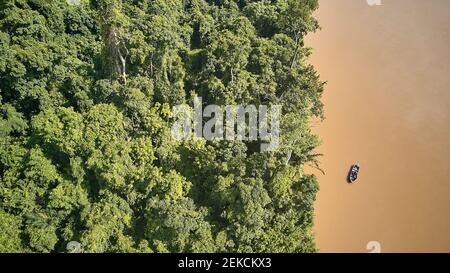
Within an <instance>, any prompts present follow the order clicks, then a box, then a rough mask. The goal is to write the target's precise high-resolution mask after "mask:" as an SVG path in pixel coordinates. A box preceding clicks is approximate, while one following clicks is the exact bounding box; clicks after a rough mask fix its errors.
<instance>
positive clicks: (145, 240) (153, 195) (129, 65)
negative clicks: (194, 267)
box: [0, 0, 323, 252]
mask: <svg viewBox="0 0 450 273" xmlns="http://www.w3.org/2000/svg"><path fill="white" fill-rule="evenodd" d="M317 7H318V2H317V0H214V1H213V0H122V1H121V0H91V1H88V0H79V1H67V0H51V1H49V0H0V56H1V58H0V174H1V177H0V230H1V232H0V252H66V251H67V250H66V246H67V243H68V242H70V241H77V242H79V243H80V245H81V250H82V251H83V252H313V251H315V250H316V247H315V244H314V236H313V234H312V231H311V228H312V224H313V215H314V211H313V202H314V200H315V195H316V193H317V191H318V184H317V182H316V178H315V177H314V176H313V175H309V174H307V173H305V171H304V166H305V165H306V164H312V165H317V156H318V155H317V154H316V153H315V152H314V149H315V148H316V147H317V146H318V144H319V140H318V138H317V137H316V136H315V135H314V134H312V133H311V131H310V120H311V118H313V117H319V118H321V117H322V116H323V114H322V104H321V101H320V99H321V95H322V91H323V82H321V81H320V79H319V77H318V74H317V73H316V71H315V70H314V68H313V67H312V66H311V65H309V64H308V63H307V62H306V59H307V58H308V56H309V54H310V49H309V48H307V47H305V45H304V37H305V35H306V34H307V33H308V32H311V31H315V30H316V29H317V28H318V23H317V21H316V20H315V19H314V18H313V16H312V12H313V11H314V10H315V9H317ZM195 96H201V97H202V98H203V104H218V105H225V104H245V105H247V104H253V105H262V104H265V105H274V104H279V105H282V118H281V130H282V131H281V132H282V133H281V142H280V146H279V147H278V149H277V150H276V151H271V152H259V151H258V150H257V149H256V148H255V147H257V146H256V145H255V143H254V142H245V141H206V140H203V139H200V138H195V139H191V140H185V141H176V140H174V139H173V138H172V137H171V133H170V124H171V122H172V119H173V113H172V106H174V105H178V104H181V103H186V104H192V99H193V98H194V97H195Z"/></svg>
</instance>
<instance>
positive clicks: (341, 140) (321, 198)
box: [307, 0, 450, 252]
mask: <svg viewBox="0 0 450 273" xmlns="http://www.w3.org/2000/svg"><path fill="white" fill-rule="evenodd" d="M319 1H320V8H319V10H318V11H317V12H316V16H317V18H318V19H319V21H320V24H321V26H322V30H321V31H318V32H317V33H315V34H310V35H309V36H308V39H307V45H308V46H310V47H312V48H313V49H314V50H313V55H312V57H311V59H310V62H311V63H312V64H313V65H314V66H315V67H316V69H317V70H318V72H319V73H320V75H321V78H322V79H323V80H324V81H327V82H328V83H327V86H326V94H325V96H324V103H325V111H326V120H325V121H324V122H323V123H314V130H315V132H316V133H318V134H319V135H320V136H321V138H322V140H323V145H322V146H321V147H320V148H319V151H320V152H321V153H323V154H324V156H323V158H322V159H321V161H322V165H321V166H322V168H323V169H324V171H325V172H326V174H325V175H319V182H320V186H321V191H320V192H319V194H318V199H317V202H316V223H315V233H316V239H317V245H318V247H319V249H320V250H321V251H322V252H368V250H366V246H367V243H368V242H369V241H377V242H379V243H380V245H381V251H382V252H399V251H405V252H416V251H419V252H437V251H450V168H449V165H450V163H449V162H450V161H449V160H450V1H449V0H381V5H380V6H369V5H368V4H367V1H366V0H338V1H336V0H319ZM355 162H357V163H359V164H360V165H361V173H360V179H359V181H358V183H356V184H354V185H349V184H347V183H346V175H347V172H348V170H349V168H350V165H351V164H352V163H355Z"/></svg>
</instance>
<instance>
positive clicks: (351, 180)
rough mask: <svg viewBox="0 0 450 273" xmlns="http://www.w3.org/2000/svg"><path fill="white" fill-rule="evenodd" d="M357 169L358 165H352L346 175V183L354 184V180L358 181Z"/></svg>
mask: <svg viewBox="0 0 450 273" xmlns="http://www.w3.org/2000/svg"><path fill="white" fill-rule="evenodd" d="M359 169H360V167H359V166H358V164H354V165H352V166H351V168H350V172H349V173H348V178H347V180H348V183H355V182H356V180H357V179H358V174H359Z"/></svg>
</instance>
